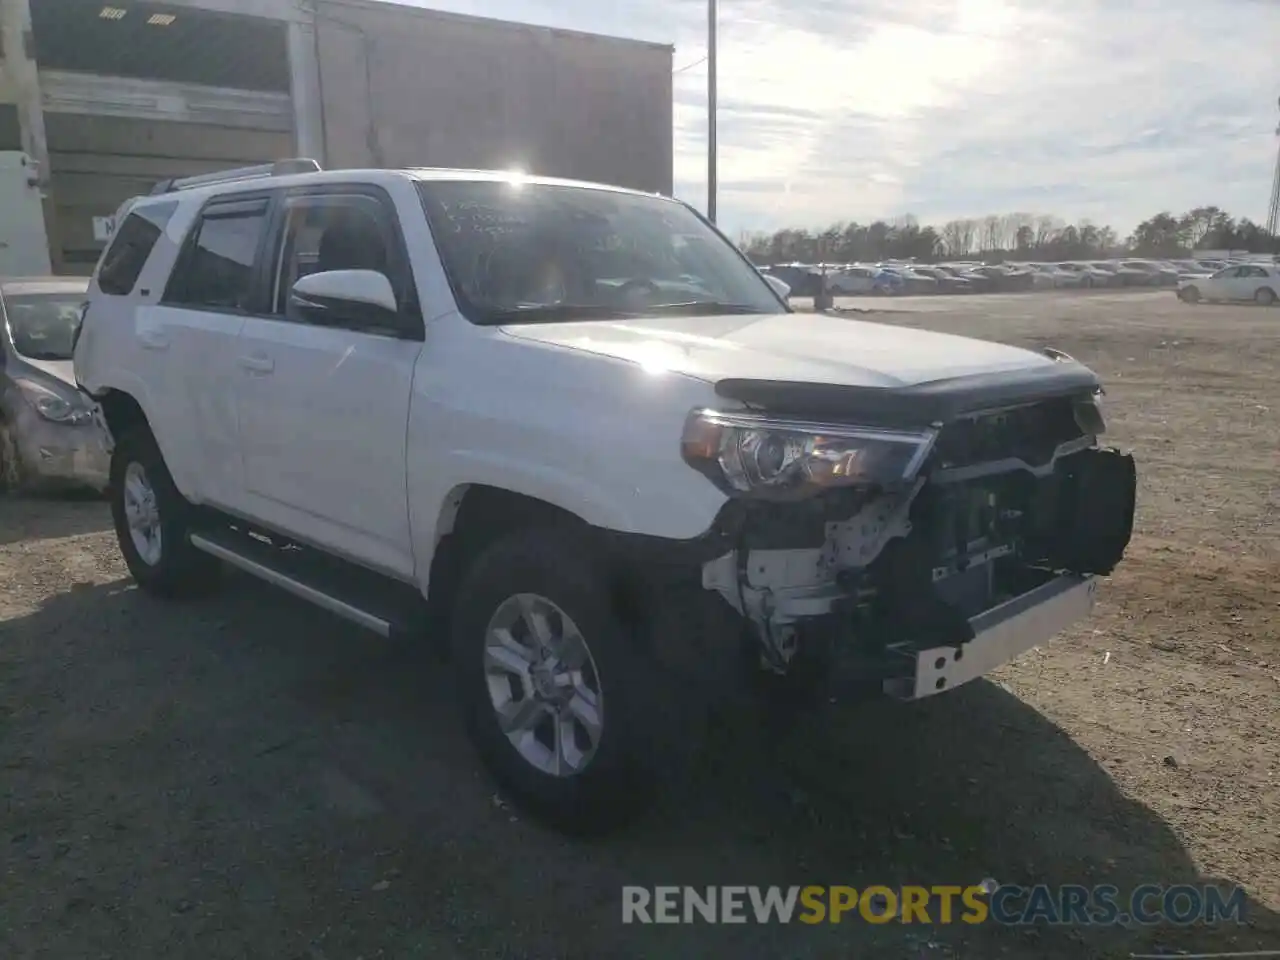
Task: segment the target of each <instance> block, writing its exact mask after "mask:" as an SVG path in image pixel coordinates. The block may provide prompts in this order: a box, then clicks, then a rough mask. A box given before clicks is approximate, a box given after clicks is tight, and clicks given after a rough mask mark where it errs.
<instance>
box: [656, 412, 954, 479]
mask: <svg viewBox="0 0 1280 960" xmlns="http://www.w3.org/2000/svg"><path fill="white" fill-rule="evenodd" d="M936 437H937V432H936V431H934V430H918V431H917V430H885V429H880V428H876V427H861V426H856V425H849V424H821V423H806V422H803V421H793V420H780V419H774V418H771V417H761V416H756V415H753V414H742V413H718V412H716V411H714V410H695V411H693V413H691V414H690V415H689V418H688V420H687V421H686V422H685V428H684V436H683V438H682V440H681V444H680V452H681V455H682V456H683V457H684V460H685V462H686V463H688V464H689V465H690V466H691V467H693V468H694V469H695V470H697V471H698V472H699V473H701V474H703V475H704V476H706V477H708V478H709V479H710V480H711V481H712V482H713V483H714V484H715V485H716V486H718V487H719V488H720V489H721V490H723V491H725V492H726V493H728V494H730V495H733V496H753V497H763V498H769V499H802V498H804V497H808V496H812V495H814V494H817V493H820V492H822V491H824V490H830V489H836V488H842V487H864V488H881V489H892V488H895V487H899V486H902V485H905V484H907V483H909V482H910V481H911V480H913V479H914V478H915V476H916V474H917V473H918V472H919V470H920V467H921V465H922V464H923V463H924V460H925V457H927V456H928V454H929V450H930V449H931V448H932V446H933V442H934V440H935V439H936Z"/></svg>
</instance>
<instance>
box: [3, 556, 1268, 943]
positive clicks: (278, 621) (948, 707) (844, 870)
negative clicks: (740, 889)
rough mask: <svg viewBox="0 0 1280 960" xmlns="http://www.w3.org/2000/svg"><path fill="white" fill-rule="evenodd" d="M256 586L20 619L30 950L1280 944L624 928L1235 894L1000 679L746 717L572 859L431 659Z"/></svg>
mask: <svg viewBox="0 0 1280 960" xmlns="http://www.w3.org/2000/svg"><path fill="white" fill-rule="evenodd" d="M229 580H230V582H229V583H228V585H227V589H225V590H223V591H221V592H220V593H219V594H218V595H217V596H214V597H210V598H208V599H206V600H203V601H199V602H195V603H189V604H185V605H172V604H165V603H161V602H158V601H154V600H151V599H149V598H147V597H145V596H143V595H141V594H140V593H139V592H138V591H137V590H136V589H134V588H133V587H132V585H131V584H130V583H129V582H128V581H124V580H122V581H118V582H115V583H112V584H108V585H105V586H97V587H93V588H88V589H81V590H77V591H74V592H67V593H62V594H58V595H56V596H53V597H51V598H50V599H49V600H48V601H47V602H46V603H45V604H44V605H43V606H42V607H41V608H40V609H39V610H38V611H36V612H34V613H32V614H30V615H28V616H25V617H21V618H16V619H12V620H9V621H7V622H3V623H0V631H3V634H4V637H5V639H4V642H3V643H2V644H0V693H2V694H3V697H2V700H0V702H2V703H3V712H2V715H3V720H4V725H5V728H6V735H5V736H4V737H3V738H0V764H2V765H3V769H5V771H6V778H5V779H6V788H7V792H8V795H9V800H10V802H9V804H8V806H6V807H5V808H3V809H2V810H0V826H2V827H3V828H4V833H5V836H6V837H8V840H9V845H10V847H11V849H12V850H13V851H14V852H15V855H16V854H18V852H19V851H21V852H22V853H24V854H25V856H26V857H27V860H26V862H25V864H24V867H23V869H24V882H23V884H22V885H21V888H14V887H12V886H11V887H10V892H9V893H8V894H6V898H7V904H6V914H7V916H8V917H10V918H12V923H11V931H9V933H8V935H9V936H11V937H12V938H13V941H14V942H13V944H12V946H13V949H12V950H11V951H5V952H6V953H13V954H14V955H26V953H30V952H37V948H39V949H44V950H48V951H49V952H50V954H51V955H59V956H87V955H97V953H101V952H102V951H103V950H106V949H110V950H112V951H113V952H116V953H117V954H118V955H123V954H126V953H127V954H129V955H142V956H157V955H175V949H174V947H175V944H180V945H181V946H182V949H181V950H178V951H177V954H180V955H183V956H186V955H190V956H199V957H209V958H214V957H222V956H238V955H254V956H278V957H339V956H347V957H354V956H357V955H362V956H365V957H374V956H386V957H396V958H400V957H410V958H412V957H430V958H453V957H495V958H496V957H509V958H516V957H527V958H553V957H554V958H576V957H582V958H584V960H585V958H593V960H594V958H603V957H607V958H629V957H635V958H650V957H652V958H663V960H666V958H684V957H688V958H706V957H718V956H726V957H728V956H734V957H738V956H741V957H762V958H774V957H788V958H797V960H798V958H810V957H813V958H819V957H822V958H825V957H833V958H834V957H882V956H883V957H893V958H901V957H974V958H981V960H987V958H991V957H995V956H1011V957H1026V958H1033V957H1034V958H1056V957H1062V958H1064V960H1065V958H1068V957H1071V958H1079V957H1112V956H1115V957H1120V956H1128V955H1129V953H1130V952H1139V953H1144V952H1146V953H1149V952H1156V951H1157V950H1158V949H1163V948H1179V949H1182V950H1192V949H1199V950H1202V951H1210V950H1213V951H1218V952H1223V951H1239V950H1247V949H1260V948H1262V947H1265V946H1273V947H1274V946H1276V945H1278V944H1280V922H1277V916H1276V915H1275V914H1274V913H1272V912H1270V911H1269V910H1267V909H1266V908H1265V907H1264V906H1262V905H1261V904H1259V903H1257V902H1256V901H1254V900H1252V899H1250V901H1249V902H1248V904H1247V906H1246V916H1247V917H1248V919H1249V924H1248V925H1245V926H1239V927H1237V926H1235V925H1232V926H1230V927H1223V928H1218V929H1179V928H1173V927H1160V928H1157V929H1125V928H1118V927H1109V928H1075V929H1065V928H1045V927H1039V928H1035V929H1030V930H1028V929H1025V928H1021V929H1018V928H1000V927H996V926H994V925H982V926H964V925H961V924H956V925H951V926H942V925H936V926H933V925H931V926H904V925H902V924H898V923H891V924H885V925H873V924H869V923H866V922H865V921H863V920H861V919H858V918H856V917H855V918H852V919H850V918H846V921H845V922H843V923H841V924H838V925H833V924H825V925H821V926H805V925H803V924H792V925H790V926H781V925H770V926H758V925H756V924H744V925H720V926H710V925H705V924H695V925H689V926H683V925H674V926H624V925H623V924H622V922H621V888H622V887H623V886H624V885H644V886H654V885H685V884H688V885H696V886H705V885H742V884H760V885H773V884H777V885H784V886H785V885H791V884H798V885H806V884H826V885H835V884H848V885H851V886H854V887H857V888H863V887H865V886H867V885H869V884H887V885H889V886H898V885H903V884H922V885H938V884H956V885H961V886H965V885H970V884H974V883H978V882H980V881H982V880H983V879H985V878H994V879H995V880H997V881H999V882H1002V883H1020V884H1031V883H1049V884H1059V883H1075V884H1098V883H1113V884H1115V885H1117V886H1119V887H1121V888H1122V889H1125V888H1129V887H1132V886H1134V885H1136V884H1141V883H1160V884H1166V885H1167V884H1174V883H1200V882H1210V881H1209V879H1208V878H1205V877H1202V876H1200V874H1199V873H1198V871H1197V869H1196V866H1195V864H1194V863H1193V862H1192V860H1191V858H1190V857H1189V855H1188V854H1187V852H1186V850H1185V849H1184V847H1183V846H1182V844H1181V843H1180V842H1179V840H1178V839H1177V837H1176V836H1175V834H1174V833H1173V831H1172V830H1171V829H1170V827H1169V826H1168V824H1166V823H1165V822H1163V821H1162V820H1161V819H1160V817H1159V816H1157V815H1156V814H1155V813H1153V812H1152V811H1151V810H1150V809H1148V808H1146V807H1144V806H1143V805H1142V804H1140V803H1137V802H1134V801H1132V800H1130V799H1129V798H1127V797H1125V796H1124V795H1123V794H1122V793H1121V792H1120V791H1119V790H1118V789H1117V787H1116V785H1115V784H1114V783H1113V782H1112V781H1111V779H1110V778H1109V777H1108V775H1107V774H1106V772H1105V771H1104V770H1103V769H1101V768H1100V767H1099V765H1098V763H1097V762H1095V760H1094V759H1093V758H1092V757H1090V756H1089V755H1087V754H1086V753H1085V752H1084V751H1083V750H1081V749H1080V748H1079V747H1078V746H1077V745H1076V744H1075V743H1074V742H1073V741H1072V740H1071V739H1070V738H1069V737H1068V736H1067V735H1066V734H1065V733H1064V732H1063V731H1061V730H1060V729H1059V728H1057V727H1056V726H1055V725H1054V724H1052V723H1051V722H1049V721H1048V720H1047V719H1045V718H1044V717H1043V716H1042V715H1041V714H1039V713H1038V712H1036V711H1035V710H1034V709H1032V708H1031V707H1030V706H1028V705H1027V704H1025V703H1023V702H1021V701H1020V700H1018V699H1017V698H1016V697H1014V696H1012V695H1011V694H1009V693H1007V692H1006V691H1005V690H1003V689H1002V688H1000V687H999V686H998V685H995V684H992V683H987V682H978V683H975V684H972V685H970V686H968V687H966V688H964V689H962V690H959V691H957V692H955V693H954V694H951V695H948V696H944V697H939V698H937V699H936V700H933V701H929V702H925V703H921V704H917V705H914V706H905V705H895V704H889V703H875V704H869V705H864V706H861V707H857V708H854V707H840V708H833V709H830V710H827V711H824V712H823V714H822V715H821V716H815V717H813V718H811V719H809V720H806V721H805V722H803V723H801V724H799V725H797V726H795V727H792V728H790V729H787V730H775V729H769V725H768V723H767V722H766V721H765V719H764V718H763V716H762V715H761V714H758V713H754V712H751V711H746V710H741V709H735V710H733V711H732V712H729V713H726V714H724V715H722V717H721V718H720V721H719V722H718V723H717V724H716V725H715V726H714V728H712V729H711V730H710V731H708V732H706V734H705V739H704V740H703V741H702V747H701V749H700V750H699V751H698V760H697V763H696V764H695V765H694V767H693V768H692V769H691V770H690V771H688V773H687V774H686V775H685V776H684V777H683V778H681V779H679V780H678V781H676V783H675V784H674V785H673V786H671V787H670V788H669V789H668V790H667V792H666V793H665V794H664V796H663V797H662V799H661V800H660V802H659V803H658V805H657V807H656V808H655V809H654V810H653V811H652V812H651V813H650V814H648V815H647V816H646V817H644V818H643V819H642V820H641V821H640V822H638V823H636V824H634V825H633V826H632V827H631V828H630V829H628V830H626V831H623V832H622V833H620V834H618V835H615V836H613V837H610V838H607V839H600V840H595V841H583V840H569V839H566V838H564V837H561V836H558V835H556V834H553V833H551V832H548V831H546V830H543V829H540V828H538V827H536V826H534V825H533V824H530V823H529V822H527V821H526V819H525V818H524V817H522V816H521V815H520V813H519V812H518V811H516V810H513V809H511V808H510V807H509V806H508V805H507V804H506V803H505V802H504V801H503V800H502V798H501V797H498V796H497V795H496V793H495V790H494V788H493V787H492V785H491V784H490V782H489V781H488V779H487V778H486V777H485V776H484V775H483V774H481V773H480V771H479V770H478V769H477V766H476V763H475V761H474V759H473V757H472V754H471V751H470V749H469V747H468V746H467V744H466V742H465V740H464V739H463V737H462V734H461V731H460V729H459V724H458V723H457V721H456V720H455V716H454V710H453V703H452V701H453V696H452V684H451V682H450V677H449V674H448V672H447V670H446V669H444V668H442V667H441V665H440V664H439V663H438V662H436V661H435V660H433V659H432V658H431V656H429V655H428V654H426V653H425V651H424V650H422V649H416V648H409V647H404V646H394V645H388V644H386V643H385V642H384V641H380V640H377V639H375V638H371V637H370V636H369V635H367V634H364V633H362V632H360V631H359V630H356V629H355V628H349V627H347V626H346V625H344V624H342V623H341V622H338V621H336V620H334V619H333V618H332V617H330V616H328V615H326V614H324V613H322V612H320V611H318V610H315V609H313V608H311V607H308V606H305V605H303V604H301V603H299V602H296V601H294V600H293V599H291V598H289V597H285V596H282V595H280V594H279V593H277V592H274V591H272V590H270V589H269V588H267V587H265V586H261V585H259V584H257V583H253V582H247V581H245V580H244V579H242V578H239V577H235V576H232V577H230V578H229ZM666 706H667V705H665V704H662V703H655V705H654V711H655V716H656V715H657V714H658V713H660V712H662V711H664V710H665V709H666ZM60 851H61V852H60ZM94 951H96V952H97V953H94Z"/></svg>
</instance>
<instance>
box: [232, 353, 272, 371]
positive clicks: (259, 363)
mask: <svg viewBox="0 0 1280 960" xmlns="http://www.w3.org/2000/svg"><path fill="white" fill-rule="evenodd" d="M240 366H241V367H243V368H244V369H245V370H248V371H249V372H250V373H270V372H271V371H272V370H274V369H275V368H276V362H275V361H274V360H272V359H271V358H270V357H264V356H263V355H262V354H255V355H254V356H251V357H241V358H240Z"/></svg>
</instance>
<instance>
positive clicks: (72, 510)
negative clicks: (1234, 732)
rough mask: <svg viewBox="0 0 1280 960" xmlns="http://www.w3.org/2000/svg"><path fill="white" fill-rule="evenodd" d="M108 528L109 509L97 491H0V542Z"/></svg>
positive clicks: (69, 535)
mask: <svg viewBox="0 0 1280 960" xmlns="http://www.w3.org/2000/svg"><path fill="white" fill-rule="evenodd" d="M110 529H111V511H110V508H109V507H108V506H107V504H106V501H105V500H103V498H102V497H101V496H100V495H98V494H94V493H81V492H79V491H75V492H68V493H61V494H56V495H55V494H47V495H41V496H35V495H23V496H14V495H12V494H9V493H0V545H3V544H6V543H16V542H18V541H21V540H52V539H57V538H59V537H74V536H79V535H80V534H85V533H99V532H101V531H103V530H110Z"/></svg>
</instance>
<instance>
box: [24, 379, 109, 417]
mask: <svg viewBox="0 0 1280 960" xmlns="http://www.w3.org/2000/svg"><path fill="white" fill-rule="evenodd" d="M15 382H16V383H17V385H18V389H19V390H20V391H22V395H23V397H25V398H26V401H27V402H28V403H29V404H31V406H32V408H33V409H34V410H35V411H36V413H38V414H40V416H42V417H43V418H44V419H46V420H51V421H53V422H54V423H65V424H72V425H74V424H80V423H85V422H87V421H88V420H90V419H91V418H92V417H93V413H92V411H91V410H89V409H88V408H87V407H85V406H84V405H83V404H81V403H80V402H79V401H78V400H71V399H68V398H67V397H65V396H63V395H62V394H61V393H60V392H58V391H56V390H51V389H50V388H49V387H46V386H44V385H43V384H41V383H37V382H36V381H34V380H27V379H25V378H22V379H18V380H17V381H15Z"/></svg>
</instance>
